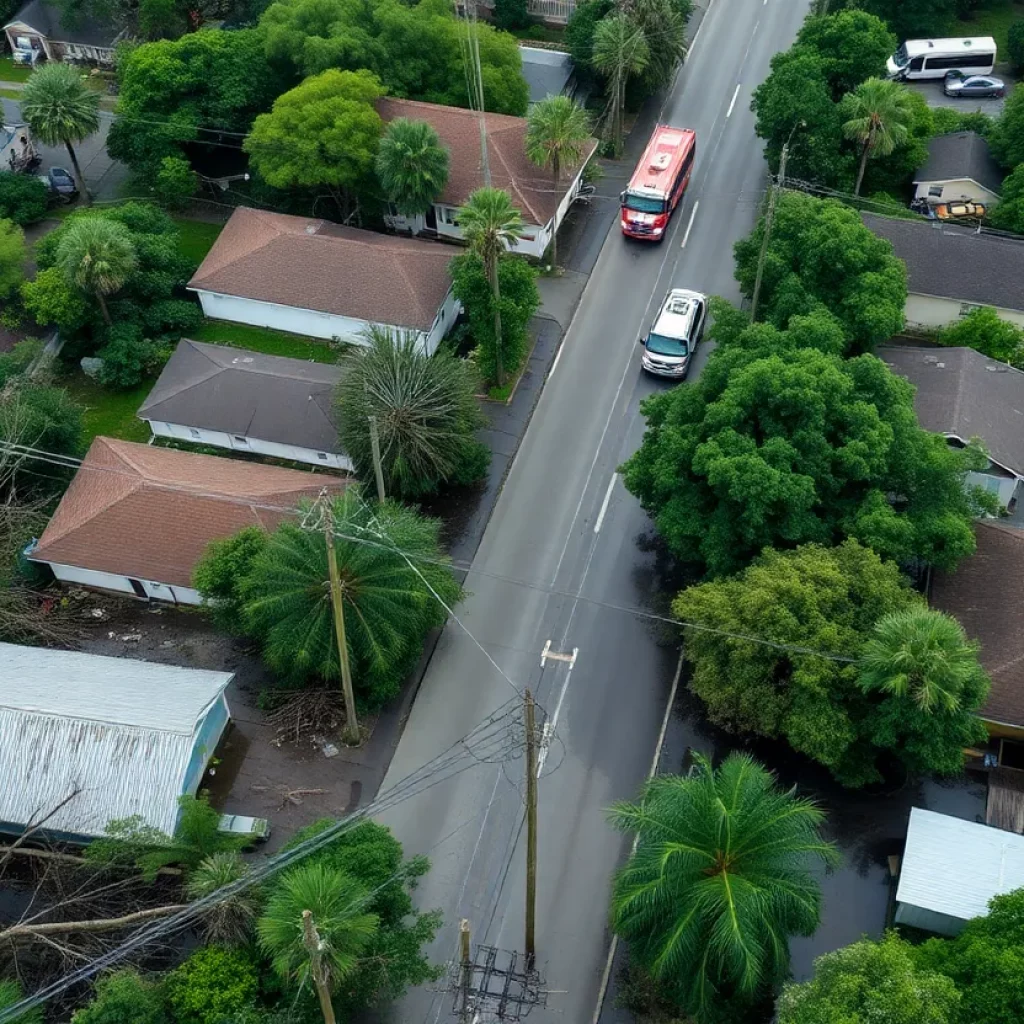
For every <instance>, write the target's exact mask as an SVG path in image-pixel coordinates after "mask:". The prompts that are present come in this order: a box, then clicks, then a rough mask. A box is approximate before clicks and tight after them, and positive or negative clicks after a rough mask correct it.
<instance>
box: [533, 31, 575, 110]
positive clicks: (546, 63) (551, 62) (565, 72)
mask: <svg viewBox="0 0 1024 1024" xmlns="http://www.w3.org/2000/svg"><path fill="white" fill-rule="evenodd" d="M519 56H520V57H522V58H523V78H525V79H526V84H527V85H528V86H529V87H530V105H531V106H532V105H533V104H534V103H539V102H540V101H541V100H542V99H544V98H545V97H547V96H569V97H572V96H573V95H574V94H575V92H576V76H575V74H574V71H575V68H574V67H573V63H572V57H570V56H569V54H567V53H566V52H565V51H564V50H548V49H545V48H543V47H539V46H528V45H527V44H526V43H520V44H519Z"/></svg>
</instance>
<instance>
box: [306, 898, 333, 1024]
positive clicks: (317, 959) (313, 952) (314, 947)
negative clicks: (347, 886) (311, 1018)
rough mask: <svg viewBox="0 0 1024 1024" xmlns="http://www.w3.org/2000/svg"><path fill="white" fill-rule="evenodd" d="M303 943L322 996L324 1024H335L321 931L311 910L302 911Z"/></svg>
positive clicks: (317, 987)
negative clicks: (318, 929)
mask: <svg viewBox="0 0 1024 1024" xmlns="http://www.w3.org/2000/svg"><path fill="white" fill-rule="evenodd" d="M302 944H303V945H304V946H305V947H306V952H307V953H309V973H310V976H311V977H312V979H313V984H314V985H315V986H316V994H317V995H318V996H319V997H320V1012H321V1013H322V1014H323V1015H324V1024H335V1020H334V1006H333V1004H332V1003H331V987H330V985H329V983H328V979H327V971H326V969H325V966H324V948H323V943H322V942H321V941H320V933H319V932H318V931H317V930H316V924H315V923H314V921H313V914H312V912H311V911H309V910H304V911H303V912H302Z"/></svg>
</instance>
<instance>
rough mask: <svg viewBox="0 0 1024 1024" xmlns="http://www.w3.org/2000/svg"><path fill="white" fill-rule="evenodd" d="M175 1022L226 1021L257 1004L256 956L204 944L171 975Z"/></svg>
mask: <svg viewBox="0 0 1024 1024" xmlns="http://www.w3.org/2000/svg"><path fill="white" fill-rule="evenodd" d="M165 988H166V994H167V1002H168V1004H169V1005H170V1007H171V1010H172V1011H173V1013H174V1021H175V1024H223V1021H225V1020H229V1019H230V1018H231V1017H232V1016H233V1015H234V1014H236V1013H240V1012H242V1011H244V1010H245V1009H246V1008H247V1007H250V1006H252V1005H253V1003H255V1001H256V997H257V995H258V993H259V988H260V980H259V969H258V967H257V965H256V964H255V963H254V962H253V960H252V957H250V956H247V955H246V954H245V953H243V952H240V951H237V950H233V949H225V948H224V947H222V946H201V947H200V948H199V949H197V950H196V951H195V952H194V953H193V954H192V955H191V956H190V957H189V958H188V959H187V960H186V961H185V962H184V963H183V964H182V965H181V966H180V967H176V968H175V969H174V970H173V971H171V973H170V974H168V975H167V980H166V982H165Z"/></svg>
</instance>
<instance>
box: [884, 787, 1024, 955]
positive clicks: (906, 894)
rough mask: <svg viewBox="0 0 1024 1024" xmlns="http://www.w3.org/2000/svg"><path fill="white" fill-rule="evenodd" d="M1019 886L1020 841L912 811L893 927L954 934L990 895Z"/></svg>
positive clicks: (1023, 855)
mask: <svg viewBox="0 0 1024 1024" xmlns="http://www.w3.org/2000/svg"><path fill="white" fill-rule="evenodd" d="M1021 886H1024V836H1020V835H1017V834H1015V833H1013V832H1005V831H1003V830H1002V829H998V828H993V827H992V826H991V825H982V824H979V823H978V822H975V821H965V820H964V819H963V818H953V817H951V816H950V815H948V814H937V813H936V812H935V811H926V810H922V808H920V807H912V808H911V810H910V825H909V827H908V829H907V845H906V849H905V851H904V854H903V860H902V862H901V864H900V877H899V882H898V883H897V886H896V915H895V922H896V924H904V925H909V926H910V927H912V928H921V929H923V930H924V931H929V932H937V933H938V934H939V935H957V934H959V933H960V932H961V931H962V930H963V927H964V925H965V924H966V923H967V922H968V921H970V920H971V918H974V917H984V916H985V915H986V914H988V904H989V901H990V900H991V899H992V897H993V896H1001V895H1002V894H1003V893H1007V892H1012V891H1013V890H1014V889H1019V888H1021Z"/></svg>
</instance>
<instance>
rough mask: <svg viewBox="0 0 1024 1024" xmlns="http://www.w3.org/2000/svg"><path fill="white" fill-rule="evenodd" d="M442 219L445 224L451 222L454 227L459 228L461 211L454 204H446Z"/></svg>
mask: <svg viewBox="0 0 1024 1024" xmlns="http://www.w3.org/2000/svg"><path fill="white" fill-rule="evenodd" d="M441 219H442V220H443V221H444V222H445V224H451V226H452V227H453V228H457V227H458V226H459V211H458V210H457V209H456V208H455V207H453V206H446V207H445V208H444V213H443V214H442V215H441Z"/></svg>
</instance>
